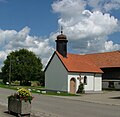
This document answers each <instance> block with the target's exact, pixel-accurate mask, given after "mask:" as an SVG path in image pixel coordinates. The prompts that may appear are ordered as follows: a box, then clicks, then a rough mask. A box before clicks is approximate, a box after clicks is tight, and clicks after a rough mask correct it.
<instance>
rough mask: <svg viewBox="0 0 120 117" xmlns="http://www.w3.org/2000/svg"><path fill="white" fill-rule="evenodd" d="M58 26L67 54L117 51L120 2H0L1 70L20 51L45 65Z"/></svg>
mask: <svg viewBox="0 0 120 117" xmlns="http://www.w3.org/2000/svg"><path fill="white" fill-rule="evenodd" d="M60 26H62V27H63V31H64V33H65V34H66V35H67V37H68V41H69V43H68V50H69V52H70V53H78V54H85V53H97V52H108V51H116V50H120V38H119V37H120V0H0V67H1V66H2V64H3V61H4V60H5V59H6V56H7V55H8V54H9V53H10V52H11V51H14V50H19V49H21V48H26V49H28V50H30V51H33V52H35V54H36V55H37V56H39V57H41V58H42V62H43V64H44V65H45V64H46V63H47V61H48V59H49V58H50V56H51V55H52V53H53V52H54V50H55V39H56V36H57V35H58V34H59V32H60V28H59V27H60Z"/></svg>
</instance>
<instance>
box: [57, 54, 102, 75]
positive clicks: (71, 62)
mask: <svg viewBox="0 0 120 117" xmlns="http://www.w3.org/2000/svg"><path fill="white" fill-rule="evenodd" d="M56 53H57V55H58V57H59V58H60V60H61V61H62V63H63V64H64V66H65V68H66V69H67V70H68V71H69V72H87V73H89V72H90V73H91V72H92V73H103V72H102V70H101V69H100V68H99V67H97V66H96V65H95V64H94V63H93V62H92V61H90V60H89V59H88V58H85V57H84V55H77V54H67V58H65V57H63V56H62V55H60V54H59V53H58V52H56Z"/></svg>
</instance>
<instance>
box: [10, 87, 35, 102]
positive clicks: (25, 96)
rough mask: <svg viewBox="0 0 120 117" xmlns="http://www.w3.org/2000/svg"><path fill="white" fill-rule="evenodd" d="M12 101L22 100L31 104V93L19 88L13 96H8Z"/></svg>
mask: <svg viewBox="0 0 120 117" xmlns="http://www.w3.org/2000/svg"><path fill="white" fill-rule="evenodd" d="M9 97H11V98H14V99H19V100H24V101H25V102H27V101H29V102H30V103H31V100H32V99H33V97H32V95H31V93H30V91H29V90H27V89H24V88H21V89H19V90H18V91H17V92H16V93H14V94H13V95H11V96H9Z"/></svg>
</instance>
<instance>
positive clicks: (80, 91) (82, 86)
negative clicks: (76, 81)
mask: <svg viewBox="0 0 120 117" xmlns="http://www.w3.org/2000/svg"><path fill="white" fill-rule="evenodd" d="M77 93H84V84H83V83H80V85H79V87H78V91H77Z"/></svg>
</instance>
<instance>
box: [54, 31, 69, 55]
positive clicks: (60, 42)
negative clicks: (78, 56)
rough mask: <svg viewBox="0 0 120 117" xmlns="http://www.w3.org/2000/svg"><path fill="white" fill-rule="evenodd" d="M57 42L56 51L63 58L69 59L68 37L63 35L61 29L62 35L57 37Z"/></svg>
mask: <svg viewBox="0 0 120 117" xmlns="http://www.w3.org/2000/svg"><path fill="white" fill-rule="evenodd" d="M55 41H56V51H58V52H59V53H60V54H61V55H62V56H63V57H67V42H68V40H67V37H66V35H64V34H63V31H62V29H61V34H60V35H58V36H57V40H55Z"/></svg>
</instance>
